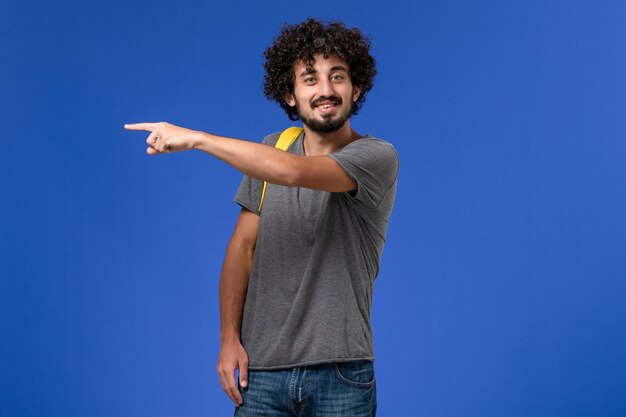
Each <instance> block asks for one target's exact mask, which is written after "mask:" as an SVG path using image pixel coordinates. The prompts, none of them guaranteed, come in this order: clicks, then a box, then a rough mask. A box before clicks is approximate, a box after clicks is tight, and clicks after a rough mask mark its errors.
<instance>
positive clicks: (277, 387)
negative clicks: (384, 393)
mask: <svg viewBox="0 0 626 417" xmlns="http://www.w3.org/2000/svg"><path fill="white" fill-rule="evenodd" d="M239 390H240V392H241V394H242V396H243V405H242V406H241V407H237V409H236V410H235V416H237V417H253V416H254V417H261V416H271V417H295V416H298V417H309V416H315V417H331V416H332V417H344V416H345V417H375V416H376V382H375V380H374V364H373V363H372V362H371V361H365V360H362V361H352V362H339V363H328V364H323V365H314V366H302V367H299V368H293V369H280V370H275V371H253V370H251V371H249V373H248V388H246V389H242V388H241V387H239Z"/></svg>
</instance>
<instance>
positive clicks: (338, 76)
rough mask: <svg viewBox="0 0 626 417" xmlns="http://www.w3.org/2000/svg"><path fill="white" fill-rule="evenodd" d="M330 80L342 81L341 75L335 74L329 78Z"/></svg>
mask: <svg viewBox="0 0 626 417" xmlns="http://www.w3.org/2000/svg"><path fill="white" fill-rule="evenodd" d="M331 79H332V80H343V75H339V74H336V75H333V76H332V77H331Z"/></svg>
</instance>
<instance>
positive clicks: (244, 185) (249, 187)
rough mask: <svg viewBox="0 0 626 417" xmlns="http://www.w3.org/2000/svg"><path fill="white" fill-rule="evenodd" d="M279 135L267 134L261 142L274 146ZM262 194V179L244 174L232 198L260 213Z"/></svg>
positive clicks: (242, 205)
mask: <svg viewBox="0 0 626 417" xmlns="http://www.w3.org/2000/svg"><path fill="white" fill-rule="evenodd" d="M279 136H280V132H279V133H273V134H271V135H268V136H266V137H265V139H263V144H265V145H268V146H274V145H275V144H276V141H278V137H279ZM262 194H263V181H261V180H257V179H255V178H252V177H249V176H247V175H244V176H243V179H242V180H241V183H240V184H239V188H238V189H237V193H236V194H235V198H234V200H235V203H237V204H239V205H240V206H241V207H243V208H246V209H248V210H250V211H251V212H253V213H256V214H258V215H261V212H260V211H259V205H260V204H261V195H262Z"/></svg>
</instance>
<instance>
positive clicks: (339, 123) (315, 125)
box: [300, 114, 348, 133]
mask: <svg viewBox="0 0 626 417" xmlns="http://www.w3.org/2000/svg"><path fill="white" fill-rule="evenodd" d="M300 120H302V123H303V124H305V125H306V126H307V127H308V128H309V129H311V130H312V131H314V132H318V133H332V132H336V131H337V130H339V129H341V128H342V127H343V125H344V124H346V121H347V120H348V118H337V116H336V115H333V114H329V115H325V116H322V118H321V119H309V118H302V117H300Z"/></svg>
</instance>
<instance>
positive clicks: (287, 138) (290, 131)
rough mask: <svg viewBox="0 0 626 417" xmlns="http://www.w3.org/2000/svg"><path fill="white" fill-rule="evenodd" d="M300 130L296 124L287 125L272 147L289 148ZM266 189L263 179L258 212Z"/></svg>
mask: <svg viewBox="0 0 626 417" xmlns="http://www.w3.org/2000/svg"><path fill="white" fill-rule="evenodd" d="M301 132H302V128H301V127H296V126H292V127H288V128H287V129H285V130H284V131H283V133H281V134H280V136H279V137H278V141H277V142H276V145H274V147H275V148H276V149H280V150H281V151H286V150H287V149H289V147H290V146H291V144H292V143H293V142H294V141H295V140H296V139H297V138H298V136H299V135H300V133H301ZM266 189H267V181H263V193H262V194H261V202H260V203H259V210H258V211H259V212H260V211H261V208H262V207H263V200H265V190H266Z"/></svg>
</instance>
